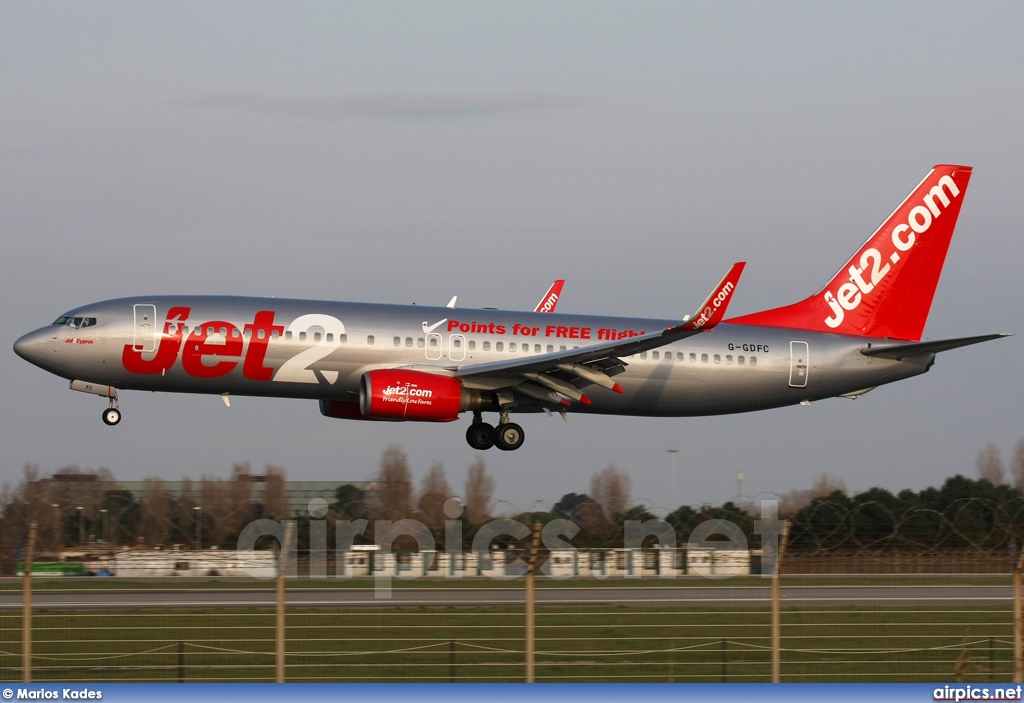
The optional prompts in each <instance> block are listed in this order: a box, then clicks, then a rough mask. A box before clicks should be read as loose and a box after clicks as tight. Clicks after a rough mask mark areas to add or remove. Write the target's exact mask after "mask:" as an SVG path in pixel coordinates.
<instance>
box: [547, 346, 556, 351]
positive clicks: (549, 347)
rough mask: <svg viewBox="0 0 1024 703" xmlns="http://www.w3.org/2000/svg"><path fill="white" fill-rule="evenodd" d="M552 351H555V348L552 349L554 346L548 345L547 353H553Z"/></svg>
mask: <svg viewBox="0 0 1024 703" xmlns="http://www.w3.org/2000/svg"><path fill="white" fill-rule="evenodd" d="M554 350H555V347H554V345H551V344H549V345H548V351H549V352H553V351H554Z"/></svg>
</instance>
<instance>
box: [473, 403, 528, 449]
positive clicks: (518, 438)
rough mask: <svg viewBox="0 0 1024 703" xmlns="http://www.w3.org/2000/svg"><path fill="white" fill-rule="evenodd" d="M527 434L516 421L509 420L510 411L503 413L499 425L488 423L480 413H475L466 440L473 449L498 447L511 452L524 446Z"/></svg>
mask: <svg viewBox="0 0 1024 703" xmlns="http://www.w3.org/2000/svg"><path fill="white" fill-rule="evenodd" d="M524 439H525V435H524V433H523V428H522V427H520V426H519V425H517V424H516V423H514V422H509V421H508V413H507V412H503V413H501V417H500V420H499V421H498V426H497V427H493V426H491V425H488V424H487V423H486V422H484V421H483V419H482V418H481V416H480V413H473V424H472V425H470V426H469V429H468V430H466V442H468V443H469V446H471V447H473V449H480V450H484V449H490V448H491V447H497V448H498V449H501V450H502V451H506V452H511V451H513V450H515V449H519V447H521V446H523V440H524Z"/></svg>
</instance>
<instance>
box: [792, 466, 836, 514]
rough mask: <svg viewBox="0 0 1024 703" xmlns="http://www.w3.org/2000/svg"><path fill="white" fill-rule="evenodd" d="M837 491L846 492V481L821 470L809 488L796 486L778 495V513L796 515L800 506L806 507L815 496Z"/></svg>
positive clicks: (818, 496) (822, 496)
mask: <svg viewBox="0 0 1024 703" xmlns="http://www.w3.org/2000/svg"><path fill="white" fill-rule="evenodd" d="M836 491H838V492H839V493H844V494H845V493H846V483H844V482H843V480H842V479H841V478H836V477H835V476H829V475H828V474H826V473H824V472H822V473H821V474H819V475H818V477H817V478H816V479H814V483H813V484H812V485H811V487H810V488H809V489H801V488H797V489H794V490H792V491H789V492H788V493H784V494H783V495H781V496H780V497H779V515H780V516H792V515H796V514H797V513H798V512H800V510H801V509H802V508H805V507H807V506H808V505H810V504H811V502H812V501H814V500H815V499H817V498H824V497H825V496H828V495H832V494H833V493H835V492H836Z"/></svg>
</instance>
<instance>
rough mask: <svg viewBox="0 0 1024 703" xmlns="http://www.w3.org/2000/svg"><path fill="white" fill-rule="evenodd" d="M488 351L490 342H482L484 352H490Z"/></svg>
mask: <svg viewBox="0 0 1024 703" xmlns="http://www.w3.org/2000/svg"><path fill="white" fill-rule="evenodd" d="M490 350H491V343H490V342H484V351H490Z"/></svg>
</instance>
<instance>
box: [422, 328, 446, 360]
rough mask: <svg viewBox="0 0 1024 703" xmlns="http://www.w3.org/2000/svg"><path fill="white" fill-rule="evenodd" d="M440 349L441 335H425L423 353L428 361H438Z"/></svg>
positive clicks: (434, 333)
mask: <svg viewBox="0 0 1024 703" xmlns="http://www.w3.org/2000/svg"><path fill="white" fill-rule="evenodd" d="M441 347H442V342H441V335H439V334H438V333H437V332H431V333H430V334H428V335H427V345H426V348H424V350H423V351H424V352H425V353H426V355H427V358H428V359H430V360H431V361H434V360H436V359H440V358H441Z"/></svg>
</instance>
